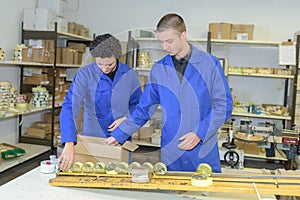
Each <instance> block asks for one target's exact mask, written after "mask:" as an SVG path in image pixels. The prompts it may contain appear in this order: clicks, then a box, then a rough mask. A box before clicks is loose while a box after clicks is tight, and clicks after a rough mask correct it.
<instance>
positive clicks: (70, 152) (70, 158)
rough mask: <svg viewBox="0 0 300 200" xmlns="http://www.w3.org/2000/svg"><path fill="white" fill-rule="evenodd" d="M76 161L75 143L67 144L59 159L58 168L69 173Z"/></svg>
mask: <svg viewBox="0 0 300 200" xmlns="http://www.w3.org/2000/svg"><path fill="white" fill-rule="evenodd" d="M74 160H75V151H74V142H66V143H65V147H64V149H63V151H62V153H61V156H60V157H59V158H58V161H57V162H58V166H59V168H60V169H61V170H62V171H67V170H69V169H70V168H71V167H72V164H73V162H74Z"/></svg>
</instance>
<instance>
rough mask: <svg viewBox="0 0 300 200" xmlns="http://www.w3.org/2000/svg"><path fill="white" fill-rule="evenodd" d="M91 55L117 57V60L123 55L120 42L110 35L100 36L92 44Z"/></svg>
mask: <svg viewBox="0 0 300 200" xmlns="http://www.w3.org/2000/svg"><path fill="white" fill-rule="evenodd" d="M89 48H90V53H91V55H92V56H93V57H95V58H96V57H101V58H108V57H112V56H115V57H116V58H117V59H118V58H120V57H121V55H122V48H121V43H120V41H119V40H118V39H117V38H115V37H114V36H112V35H111V34H109V33H106V34H103V35H98V36H97V37H96V38H95V39H94V41H93V42H91V44H90V47H89Z"/></svg>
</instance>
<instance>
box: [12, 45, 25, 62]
mask: <svg viewBox="0 0 300 200" xmlns="http://www.w3.org/2000/svg"><path fill="white" fill-rule="evenodd" d="M25 48H26V46H25V45H24V44H17V45H16V46H15V48H14V53H13V60H14V61H22V51H23V49H25Z"/></svg>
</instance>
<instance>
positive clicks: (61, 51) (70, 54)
mask: <svg viewBox="0 0 300 200" xmlns="http://www.w3.org/2000/svg"><path fill="white" fill-rule="evenodd" d="M74 54H76V50H74V49H71V48H58V49H57V55H56V58H57V60H56V61H57V63H60V64H71V65H72V64H74ZM75 56H76V55H75ZM77 58H78V57H77Z"/></svg>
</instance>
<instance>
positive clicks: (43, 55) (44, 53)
mask: <svg viewBox="0 0 300 200" xmlns="http://www.w3.org/2000/svg"><path fill="white" fill-rule="evenodd" d="M49 57H50V53H49V51H48V50H46V49H45V48H44V47H42V46H33V47H32V62H41V63H48V62H49Z"/></svg>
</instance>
